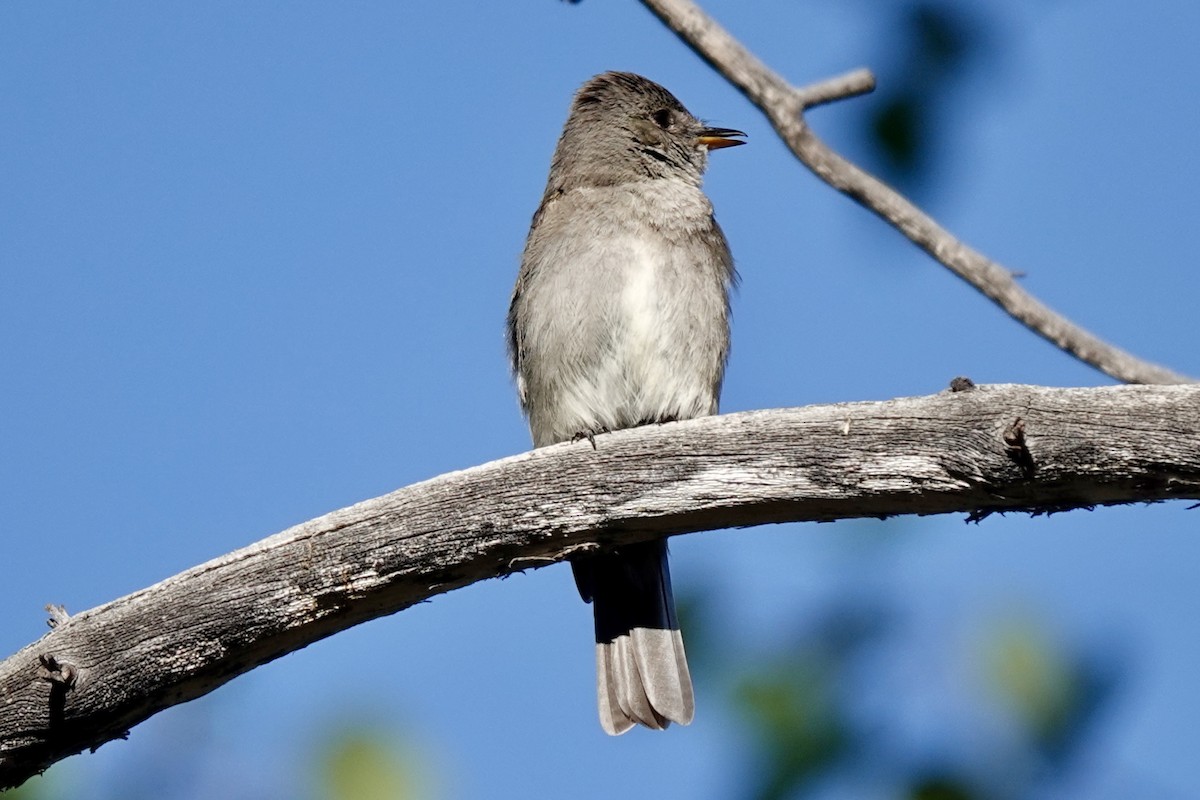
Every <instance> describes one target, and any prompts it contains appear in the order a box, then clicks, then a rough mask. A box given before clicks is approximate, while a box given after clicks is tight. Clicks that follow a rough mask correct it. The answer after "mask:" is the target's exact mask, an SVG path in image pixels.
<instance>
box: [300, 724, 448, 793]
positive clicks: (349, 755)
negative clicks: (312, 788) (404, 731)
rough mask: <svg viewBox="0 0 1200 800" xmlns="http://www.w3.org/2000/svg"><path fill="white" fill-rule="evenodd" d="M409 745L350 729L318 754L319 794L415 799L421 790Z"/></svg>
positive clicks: (378, 732) (422, 791)
mask: <svg viewBox="0 0 1200 800" xmlns="http://www.w3.org/2000/svg"><path fill="white" fill-rule="evenodd" d="M417 763H418V762H417V759H416V758H415V754H414V753H413V752H412V751H411V749H410V748H408V747H405V746H403V745H402V744H401V743H399V742H397V741H396V740H395V739H394V737H392V736H389V735H388V734H386V733H382V732H380V731H377V730H372V729H367V728H359V729H349V730H346V731H344V732H342V733H340V734H338V735H337V736H336V738H334V739H333V740H332V741H330V742H329V743H328V745H327V749H326V750H325V752H324V753H322V754H321V758H320V762H319V781H318V785H319V786H320V794H319V796H320V797H321V798H323V800H417V798H422V797H426V796H428V795H427V794H426V792H425V791H424V790H423V789H422V781H421V777H422V776H421V775H420V772H419V769H418V767H417Z"/></svg>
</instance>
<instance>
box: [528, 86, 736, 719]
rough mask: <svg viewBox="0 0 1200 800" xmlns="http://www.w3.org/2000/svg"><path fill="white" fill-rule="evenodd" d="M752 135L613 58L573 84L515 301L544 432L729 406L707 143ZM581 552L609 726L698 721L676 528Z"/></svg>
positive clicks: (580, 577) (533, 403)
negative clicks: (679, 589)
mask: <svg viewBox="0 0 1200 800" xmlns="http://www.w3.org/2000/svg"><path fill="white" fill-rule="evenodd" d="M744 136H745V134H743V133H742V132H740V131H735V130H731V129H729V128H714V127H708V126H706V125H705V124H704V123H702V122H701V121H700V120H698V119H697V118H696V117H694V116H692V115H691V114H690V113H689V112H688V110H687V109H686V108H684V107H683V105H682V104H681V103H680V102H679V101H678V100H676V99H675V97H674V96H673V95H672V94H671V93H670V92H668V91H667V90H666V89H664V88H663V87H661V86H659V85H658V84H656V83H654V82H653V81H650V80H648V79H646V78H643V77H641V76H640V75H634V74H631V73H627V72H607V73H604V74H603V75H598V76H596V77H594V78H592V79H591V80H589V81H588V82H587V83H585V84H584V85H583V86H582V88H580V89H579V91H578V92H577V93H576V95H575V99H574V102H573V103H572V105H571V111H570V114H569V116H568V117H567V122H566V125H565V126H564V128H563V132H562V136H561V137H560V138H559V140H558V146H557V148H556V149H555V152H554V158H553V161H552V162H551V165H550V179H549V181H548V182H547V184H546V192H545V194H544V195H543V197H542V202H541V205H540V206H539V207H538V210H537V212H536V213H535V214H534V215H533V224H532V226H531V227H530V229H529V237H528V239H527V241H526V244H525V253H524V255H523V257H522V259H521V270H520V274H519V276H518V277H517V285H516V288H515V289H514V291H513V296H512V303H511V305H510V307H509V312H508V341H509V355H510V357H511V359H512V367H513V372H514V374H515V376H516V381H517V389H518V392H519V394H520V400H521V406H522V408H523V409H524V411H525V414H526V415H527V416H528V418H529V428H530V431H531V433H532V434H533V443H534V446H535V447H544V446H546V445H551V444H555V443H557V442H564V441H569V440H579V439H588V440H590V441H591V442H592V443H593V446H595V437H596V435H597V434H601V433H604V432H606V431H614V430H618V429H621V428H632V427H635V426H638V425H646V424H650V423H662V422H670V421H673V420H681V419H691V418H693V417H701V416H705V415H708V414H715V413H717V400H718V396H719V394H720V391H721V381H722V378H723V376H724V372H725V361H726V357H727V355H728V352H729V291H730V289H731V287H732V286H733V284H734V282H735V280H736V273H735V272H734V267H733V258H732V256H731V255H730V253H729V245H728V244H727V243H726V241H725V235H724V234H723V233H722V232H721V229H720V227H718V225H717V222H716V220H715V219H714V218H713V210H712V204H711V203H710V202H709V200H708V198H707V197H706V196H705V195H704V193H703V192H702V191H701V189H700V185H701V176H702V175H703V173H704V169H705V167H706V166H707V163H708V154H709V151H710V150H715V149H718V148H722V147H730V146H732V145H739V144H743V143H744V142H743V140H742V138H741V137H744ZM571 567H572V570H573V571H574V574H575V582H576V584H577V585H578V587H579V592H580V594H581V595H582V596H583V599H584V600H585V601H588V602H591V603H592V604H593V607H594V611H595V619H596V669H597V686H598V690H597V694H598V699H599V708H600V724H601V725H602V726H603V728H604V730H605V731H607V732H608V733H610V734H614V735H615V734H619V733H624V732H625V731H627V730H629V729H630V728H632V727H633V726H634V724H635V723H640V724H642V725H645V726H646V727H648V728H654V729H662V728H666V727H667V726H668V725H669V724H670V723H671V722H677V723H680V724H683V725H686V724H688V723H689V722H691V721H692V716H693V712H694V709H695V703H694V700H693V695H692V680H691V676H690V675H689V673H688V666H687V659H686V657H685V655H684V651H683V639H682V637H681V635H680V632H679V623H678V621H677V619H676V616H675V601H674V599H673V597H672V595H671V576H670V572H669V570H668V565H667V545H666V541H665V540H663V539H658V540H653V541H649V542H642V543H638V544H632V545H618V546H615V547H611V548H608V549H605V550H602V551H600V552H599V553H596V554H592V555H586V556H577V557H574V558H572V560H571Z"/></svg>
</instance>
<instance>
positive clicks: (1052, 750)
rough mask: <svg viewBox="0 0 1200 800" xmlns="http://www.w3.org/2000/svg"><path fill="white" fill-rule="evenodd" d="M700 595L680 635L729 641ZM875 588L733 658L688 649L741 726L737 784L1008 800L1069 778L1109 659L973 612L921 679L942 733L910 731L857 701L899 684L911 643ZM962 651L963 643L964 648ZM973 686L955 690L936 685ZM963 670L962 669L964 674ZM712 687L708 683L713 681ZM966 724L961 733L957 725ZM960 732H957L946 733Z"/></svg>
mask: <svg viewBox="0 0 1200 800" xmlns="http://www.w3.org/2000/svg"><path fill="white" fill-rule="evenodd" d="M704 605H705V604H704V603H703V602H702V601H698V600H696V599H695V598H689V599H688V602H687V607H688V608H689V609H690V610H691V613H690V615H689V619H688V625H690V626H691V629H690V630H689V633H692V632H698V633H699V636H698V637H697V638H698V639H699V641H701V642H707V641H713V640H720V639H724V640H725V641H727V642H729V641H736V640H737V638H738V637H737V636H736V635H735V634H734V633H733V632H731V631H720V630H713V629H712V628H713V623H712V622H711V617H707V616H705V615H704V614H703V613H696V609H697V608H703V607H704ZM892 607H894V604H892V603H890V602H889V601H888V598H886V597H879V598H875V599H874V600H873V601H872V603H869V604H861V603H855V604H848V605H844V606H839V604H837V603H834V604H833V606H832V607H826V608H823V609H812V610H811V611H803V610H798V612H797V614H798V617H801V618H808V619H809V620H813V622H810V623H809V624H808V625H806V626H803V630H802V632H801V633H799V634H798V635H795V636H791V637H784V638H782V639H781V640H780V641H777V642H775V643H768V644H767V645H766V647H767V649H766V650H765V651H764V650H762V649H758V650H749V651H747V652H744V653H741V654H739V655H737V656H736V657H731V656H730V654H729V653H728V652H726V653H724V654H722V653H721V652H720V651H718V650H716V649H715V648H710V647H702V648H700V649H699V651H698V652H697V653H695V654H694V655H693V660H694V661H698V662H699V663H698V664H697V667H698V671H699V672H702V673H704V674H706V675H707V676H708V681H709V683H710V685H712V686H719V685H724V686H725V687H726V692H727V697H728V700H729V703H730V704H731V705H732V707H733V709H734V710H735V711H736V713H737V714H738V716H739V717H740V718H741V719H742V721H743V724H744V725H745V734H746V735H745V736H744V737H742V741H744V742H745V743H746V745H747V750H746V752H745V753H744V755H743V767H742V769H741V770H740V774H742V775H743V776H744V778H743V779H742V780H741V781H740V782H739V785H740V786H742V787H743V794H742V795H741V796H743V797H745V798H749V799H750V800H784V799H785V798H808V797H817V798H822V799H823V798H830V797H837V798H841V797H846V798H857V797H867V796H869V797H888V798H911V799H912V800H1015V798H1023V797H1030V796H1034V795H1038V796H1047V795H1046V793H1047V792H1049V793H1050V795H1051V796H1052V795H1053V787H1054V786H1056V785H1057V784H1058V782H1059V781H1062V780H1064V779H1066V778H1068V777H1069V776H1070V772H1071V769H1072V767H1073V765H1074V763H1075V761H1073V760H1072V758H1071V756H1072V755H1073V754H1075V753H1077V752H1078V750H1079V749H1080V745H1081V744H1083V743H1084V742H1085V741H1086V739H1087V734H1088V732H1089V730H1090V727H1091V725H1090V723H1092V722H1093V721H1094V720H1095V718H1096V712H1097V711H1098V710H1100V709H1102V708H1103V706H1104V704H1105V702H1106V701H1107V700H1108V699H1110V698H1111V696H1112V690H1113V689H1114V688H1115V686H1116V685H1117V678H1118V672H1117V670H1116V669H1115V667H1114V666H1113V663H1112V660H1111V659H1108V658H1103V657H1098V656H1096V655H1094V654H1093V653H1091V652H1090V651H1081V650H1079V649H1077V648H1074V647H1071V646H1068V645H1066V644H1064V643H1062V642H1059V641H1056V640H1055V639H1054V638H1053V637H1052V636H1051V635H1050V634H1049V633H1047V632H1046V630H1045V629H1044V628H1043V627H1041V626H1040V625H1039V624H1038V623H1036V622H1034V621H1032V620H1030V619H1028V618H1026V617H1016V616H1014V617H1013V618H1007V617H1005V618H1003V619H1001V620H999V621H998V622H991V623H989V622H987V621H980V622H979V624H978V627H979V629H980V631H981V634H980V639H979V642H978V645H977V647H976V649H975V650H974V651H972V652H956V651H955V650H954V648H952V647H951V646H950V645H949V644H947V647H946V650H945V652H944V653H943V652H940V651H939V653H938V654H937V656H936V657H935V661H937V662H940V663H941V664H942V665H943V666H944V667H945V669H941V668H939V669H938V670H936V672H937V674H936V675H931V676H930V677H929V684H928V685H926V686H922V687H919V688H920V690H921V691H922V692H924V693H927V694H932V695H933V696H934V698H935V703H936V705H937V706H938V708H937V710H936V715H937V717H938V718H939V719H944V721H945V724H944V730H943V732H942V734H941V735H942V737H944V740H943V741H928V740H923V739H921V737H912V738H909V737H908V736H906V735H905V733H904V731H905V728H904V726H903V725H902V724H899V723H897V721H896V720H895V719H892V717H895V716H898V715H899V714H900V712H899V711H898V710H897V709H898V708H899V707H901V706H902V705H903V703H901V702H899V701H901V700H902V698H900V697H895V698H894V699H895V700H896V701H897V702H895V703H890V702H889V703H885V704H884V705H883V706H880V705H879V704H874V705H869V706H866V708H868V709H869V710H868V711H866V712H864V704H863V703H862V702H861V701H862V698H863V697H866V696H870V695H871V694H872V692H873V690H874V688H875V686H876V685H877V684H879V683H881V682H882V683H884V684H885V685H889V686H892V685H903V681H900V682H899V684H897V681H896V679H895V678H896V676H893V675H888V674H887V673H888V665H889V664H893V663H903V662H904V661H905V660H906V659H905V658H904V657H903V656H902V651H903V650H904V648H906V647H909V646H910V643H908V642H906V640H905V638H904V636H903V631H902V627H903V626H901V625H899V624H897V623H898V621H897V620H894V619H893V618H892V614H891V612H890V611H889V610H888V609H890V608H892ZM967 649H968V650H969V649H970V648H967ZM955 670H957V671H958V672H959V673H960V674H957V675H954V676H953V678H952V682H953V683H954V684H955V685H956V686H957V685H966V686H975V687H977V691H976V693H975V694H976V695H977V696H975V697H966V698H964V697H963V696H961V695H960V694H958V693H956V692H955V691H953V690H950V689H949V688H948V687H947V688H946V689H944V690H943V687H942V686H941V684H940V682H941V681H944V680H946V675H947V674H953V673H954V672H955ZM963 673H965V674H963ZM710 691H711V689H710ZM971 728H975V729H976V730H977V733H976V734H974V735H973V736H971V737H968V738H966V739H965V740H962V737H961V732H962V731H964V730H968V729H971ZM956 732H958V733H956Z"/></svg>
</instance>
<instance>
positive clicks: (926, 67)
mask: <svg viewBox="0 0 1200 800" xmlns="http://www.w3.org/2000/svg"><path fill="white" fill-rule="evenodd" d="M882 5H883V6H885V8H883V9H882V13H881V17H882V20H883V21H884V24H883V26H882V27H883V30H885V31H886V32H887V33H886V35H887V37H888V40H889V42H892V43H894V46H895V48H896V49H895V52H894V55H893V56H892V62H891V63H890V64H884V65H880V66H879V67H878V71H879V79H880V80H879V88H878V89H877V90H876V92H875V95H874V97H872V98H870V99H869V100H867V101H866V104H865V106H864V107H865V108H869V109H870V110H869V111H868V112H867V117H866V119H865V120H864V127H865V130H864V139H865V140H866V141H867V142H868V143H869V144H870V146H871V152H872V155H873V156H874V158H875V160H876V161H877V162H878V168H879V169H880V170H881V171H882V172H883V173H884V174H885V176H886V177H887V178H888V179H889V180H891V181H894V182H896V183H899V184H901V185H903V186H905V188H907V189H910V190H911V189H912V188H914V184H917V183H919V182H920V181H921V179H922V178H923V177H924V176H925V174H926V172H927V170H928V168H929V165H930V161H931V160H932V159H933V158H935V157H936V154H937V149H938V148H937V135H936V132H935V131H936V128H935V125H934V124H933V120H935V119H938V120H944V119H945V115H944V113H943V112H944V111H945V110H946V109H947V108H948V107H950V106H951V104H952V103H953V101H954V95H953V93H954V89H955V86H956V83H957V82H958V79H959V78H961V77H962V75H963V74H964V73H965V72H966V71H967V70H968V69H971V68H972V67H975V66H977V65H981V64H986V63H989V62H992V61H995V59H997V58H999V50H998V49H997V48H995V47H993V46H992V41H993V39H994V38H995V34H994V32H993V31H994V28H995V26H994V24H993V23H992V22H991V21H990V20H989V19H987V18H986V16H985V15H984V14H983V12H982V11H981V10H980V9H979V8H978V7H975V8H969V7H966V6H965V5H962V4H956V3H946V2H917V3H909V2H904V3H894V2H888V3H884V4H882Z"/></svg>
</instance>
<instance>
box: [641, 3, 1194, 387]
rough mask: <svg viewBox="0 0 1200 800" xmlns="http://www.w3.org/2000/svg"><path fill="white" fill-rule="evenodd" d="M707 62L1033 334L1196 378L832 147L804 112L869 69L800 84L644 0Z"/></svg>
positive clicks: (689, 6) (1100, 364) (1078, 351)
mask: <svg viewBox="0 0 1200 800" xmlns="http://www.w3.org/2000/svg"><path fill="white" fill-rule="evenodd" d="M642 3H643V4H644V5H645V6H646V7H647V8H649V9H650V10H651V11H652V12H653V13H654V14H655V15H656V16H657V17H658V18H659V19H660V20H662V21H663V23H664V24H666V26H667V27H668V28H670V29H671V30H672V31H674V32H675V33H676V34H678V36H679V38H681V39H682V40H683V41H684V42H685V43H686V44H687V45H688V46H689V47H691V48H692V50H694V51H695V52H696V53H697V54H698V55H699V56H700V57H701V58H702V59H704V60H705V61H706V62H708V64H709V65H711V66H712V67H713V68H714V69H715V70H716V71H717V72H719V73H720V74H721V75H723V76H724V77H725V78H726V79H727V80H728V81H729V82H730V83H732V84H733V85H734V86H736V87H737V88H738V90H740V91H741V92H742V94H744V95H745V96H746V98H747V99H748V100H749V101H750V102H751V103H753V104H754V105H755V106H757V107H758V108H759V110H761V111H762V112H763V113H764V114H766V115H767V118H768V119H770V121H771V124H772V125H773V126H774V128H775V130H776V132H777V133H778V134H779V136H780V137H781V138H782V139H783V141H784V143H786V144H787V146H788V147H789V148H790V149H791V151H792V153H794V154H795V156H796V158H798V159H800V161H801V162H802V163H803V164H804V165H805V166H807V167H808V168H809V169H811V170H812V171H813V172H814V173H816V175H817V177H819V178H820V179H821V180H823V181H825V182H826V183H828V184H829V185H830V186H832V187H833V188H835V189H837V190H838V191H840V192H842V193H843V194H846V195H848V196H849V197H851V198H853V199H854V200H855V201H857V202H858V203H860V204H861V205H863V206H864V207H866V208H868V209H870V210H871V211H874V212H875V213H876V214H878V215H879V216H880V217H882V218H883V219H884V220H885V221H886V222H887V223H888V224H890V225H891V226H893V227H894V228H896V229H897V230H898V231H900V232H901V233H902V234H904V235H905V236H906V237H907V238H908V239H910V240H911V241H912V242H913V243H914V244H916V245H917V246H918V247H920V248H921V249H922V250H924V251H925V252H926V253H928V254H929V255H931V256H933V258H934V259H936V260H937V261H938V262H940V263H941V264H943V265H945V266H946V267H948V268H949V269H950V270H951V271H952V272H953V273H954V274H955V275H957V276H958V277H960V278H962V279H963V280H965V281H966V282H967V283H969V284H971V285H972V286H974V287H975V288H976V289H978V290H979V291H981V292H982V293H983V294H984V295H985V296H986V297H988V299H990V300H992V301H993V302H994V303H996V304H997V305H998V306H1000V307H1001V308H1003V309H1004V310H1005V311H1006V312H1008V314H1009V315H1011V316H1012V317H1013V318H1015V319H1016V320H1018V321H1019V322H1021V323H1022V324H1023V325H1025V326H1026V327H1028V328H1029V329H1030V330H1032V331H1033V332H1034V333H1037V334H1038V335H1039V336H1041V337H1043V338H1044V339H1046V340H1048V341H1049V342H1051V343H1052V344H1054V345H1055V346H1057V347H1059V348H1061V349H1063V350H1065V351H1066V352H1068V353H1070V354H1071V355H1073V356H1075V357H1076V358H1078V359H1079V360H1080V361H1083V362H1084V363H1086V364H1089V365H1091V366H1093V367H1096V368H1097V369H1099V370H1101V371H1102V372H1104V373H1106V374H1108V375H1110V376H1112V377H1113V378H1116V379H1117V380H1119V381H1124V382H1125V383H1148V384H1162V383H1191V382H1193V379H1192V378H1189V377H1187V376H1185V375H1181V374H1179V373H1177V372H1173V371H1172V370H1169V369H1167V368H1166V367H1161V366H1158V365H1156V364H1151V363H1149V362H1147V361H1143V360H1141V359H1139V358H1137V357H1136V356H1133V355H1132V354H1130V353H1127V352H1125V351H1124V350H1121V349H1120V348H1118V347H1114V346H1113V345H1111V344H1108V343H1107V342H1105V341H1103V340H1102V339H1100V338H1099V337H1097V336H1096V335H1095V334H1093V333H1091V332H1089V331H1087V330H1085V329H1084V328H1081V327H1080V326H1078V325H1076V324H1075V323H1073V322H1071V321H1070V320H1068V319H1067V318H1065V317H1063V316H1062V315H1061V314H1058V313H1057V312H1055V311H1053V310H1052V309H1051V308H1049V307H1048V306H1046V305H1045V304H1044V303H1042V302H1041V301H1039V300H1038V299H1037V298H1035V297H1033V295H1031V294H1029V293H1028V292H1026V291H1025V290H1024V289H1022V288H1021V287H1020V286H1019V285H1018V284H1017V282H1016V280H1015V279H1014V278H1013V275H1012V273H1011V272H1010V271H1009V270H1007V269H1005V268H1004V267H1002V266H1000V265H999V264H997V263H996V262H994V261H991V260H989V259H988V258H986V257H985V256H983V255H982V254H981V253H979V252H977V251H976V250H973V249H971V248H970V247H968V246H967V245H965V244H963V243H962V242H960V241H959V240H958V239H956V238H954V237H953V236H952V235H951V234H950V233H949V232H948V231H947V230H945V229H944V228H942V227H941V226H940V225H938V224H937V223H936V222H935V221H934V220H933V219H932V218H931V217H929V216H928V215H927V214H925V213H924V212H922V211H921V210H920V209H919V208H917V207H916V206H915V205H913V204H912V203H911V202H909V201H908V200H907V199H905V198H904V197H903V196H902V195H900V194H899V193H898V192H896V191H895V190H893V189H892V188H891V187H889V186H888V185H887V184H885V183H883V182H882V181H880V180H879V179H878V178H876V177H875V176H873V175H871V174H869V173H867V172H865V171H863V170H862V169H860V168H859V167H857V166H855V165H854V164H852V163H851V162H849V161H847V160H846V159H844V158H842V157H841V156H840V155H838V154H837V153H835V152H834V151H833V150H831V149H830V148H829V147H828V146H827V145H826V144H825V143H824V142H822V141H821V140H820V139H819V138H817V136H816V135H815V134H814V133H813V132H812V129H811V128H810V127H809V126H808V124H807V123H806V122H805V120H804V111H805V110H806V109H809V108H812V107H813V106H816V105H820V104H823V103H829V102H832V101H834V100H838V99H841V98H845V97H851V96H853V95H858V94H863V93H864V92H869V91H871V89H872V88H873V87H874V79H873V78H872V77H871V73H870V72H869V71H868V70H857V71H855V72H851V73H848V74H847V75H844V76H841V77H838V78H833V79H831V80H828V81H823V82H821V83H818V84H814V85H812V86H809V87H806V88H801V89H797V88H795V87H793V86H791V85H790V84H788V82H787V81H785V80H784V79H783V78H782V77H780V76H779V75H778V74H776V73H775V72H773V71H772V70H771V69H770V68H769V67H767V65H766V64H764V63H763V62H762V61H760V60H759V59H758V58H757V57H756V56H755V55H754V54H753V53H751V52H750V51H749V50H747V49H746V48H745V47H743V46H742V45H741V43H739V42H738V41H737V40H736V39H734V38H733V36H731V35H730V34H729V32H728V31H726V30H725V29H724V28H722V27H721V26H720V25H718V24H717V23H716V21H714V20H713V19H712V18H711V17H709V16H708V15H707V14H705V13H704V11H703V10H701V9H700V7H699V6H697V5H696V4H695V3H694V2H692V0H642Z"/></svg>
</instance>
